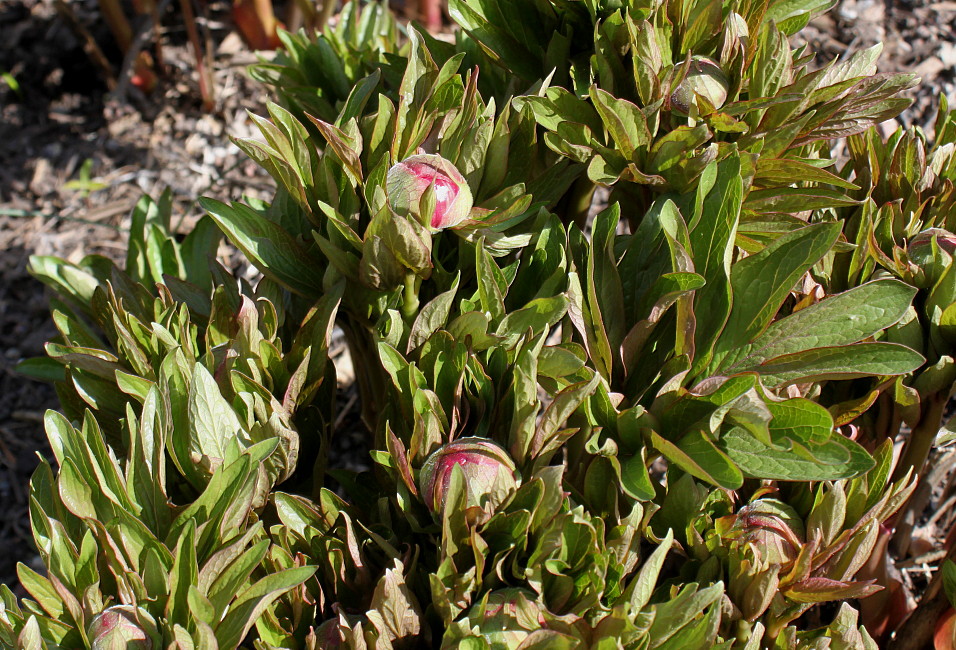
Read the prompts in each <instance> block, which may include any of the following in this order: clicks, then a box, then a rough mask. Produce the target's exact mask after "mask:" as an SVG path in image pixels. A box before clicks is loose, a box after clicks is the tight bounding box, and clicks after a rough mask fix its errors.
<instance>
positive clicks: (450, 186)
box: [385, 154, 472, 231]
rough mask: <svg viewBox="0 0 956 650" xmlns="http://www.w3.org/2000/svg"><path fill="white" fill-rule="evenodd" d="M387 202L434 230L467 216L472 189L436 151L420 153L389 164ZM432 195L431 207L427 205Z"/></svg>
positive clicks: (386, 181)
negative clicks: (433, 152)
mask: <svg viewBox="0 0 956 650" xmlns="http://www.w3.org/2000/svg"><path fill="white" fill-rule="evenodd" d="M385 188H386V191H387V192H388V204H389V206H390V207H391V208H392V210H394V211H395V212H396V213H398V214H399V215H401V216H413V217H414V218H416V219H417V220H418V221H419V222H421V224H422V225H424V226H427V227H429V228H431V229H432V230H434V231H439V230H444V229H445V228H454V227H455V226H457V225H458V224H460V223H461V222H462V221H464V220H465V219H467V218H468V214H469V213H470V212H471V208H472V195H471V188H470V187H468V182H467V181H466V180H465V177H464V176H462V174H461V172H459V171H458V170H457V169H456V168H455V166H454V165H452V164H451V163H450V162H449V161H447V160H445V159H444V158H442V157H441V156H438V155H435V154H419V155H415V156H411V157H409V158H406V159H405V160H403V161H401V162H399V163H396V164H395V165H392V168H391V169H389V170H388V176H387V177H386V180H385ZM429 196H431V197H433V198H434V209H432V210H427V208H428V207H429V206H428V205H426V204H429V203H431V201H430V200H428V199H429Z"/></svg>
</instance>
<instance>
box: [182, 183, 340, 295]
mask: <svg viewBox="0 0 956 650" xmlns="http://www.w3.org/2000/svg"><path fill="white" fill-rule="evenodd" d="M199 203H200V205H201V206H202V207H203V209H204V210H206V211H207V212H208V213H209V215H210V216H211V217H212V218H213V219H215V220H216V223H217V224H219V227H220V228H222V230H223V232H225V233H226V235H227V236H228V237H229V239H230V240H231V241H232V243H233V244H235V245H236V246H237V247H238V248H239V250H241V251H242V252H243V254H244V255H245V256H246V257H248V258H249V260H250V261H251V262H252V263H253V264H255V265H256V268H258V269H259V270H260V271H262V273H263V275H265V276H267V277H270V278H272V279H273V280H275V281H276V282H278V283H279V284H281V285H282V286H284V287H286V288H287V289H289V290H290V291H293V292H295V293H299V294H301V295H303V296H306V297H317V296H319V295H321V294H322V276H323V273H324V272H325V269H324V268H323V267H322V266H321V265H320V264H319V263H318V261H317V260H316V258H315V256H314V255H312V254H310V253H308V252H307V251H306V249H304V248H303V247H302V246H301V245H300V244H299V242H298V241H297V240H296V239H295V237H293V236H292V235H290V234H289V233H288V231H286V230H284V229H283V228H281V227H280V226H278V225H277V224H275V223H273V222H271V221H269V220H268V219H265V218H264V217H263V216H262V215H260V214H259V213H258V212H256V211H255V210H253V209H252V208H250V207H248V206H245V205H242V204H239V203H234V204H232V206H228V205H226V204H225V203H222V202H220V201H216V200H214V199H210V198H202V199H199Z"/></svg>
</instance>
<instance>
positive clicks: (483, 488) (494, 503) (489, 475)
mask: <svg viewBox="0 0 956 650" xmlns="http://www.w3.org/2000/svg"><path fill="white" fill-rule="evenodd" d="M456 465H457V466H459V467H461V469H462V471H463V473H464V475H465V495H466V497H465V498H466V503H465V507H466V508H468V509H471V508H476V509H477V510H478V511H479V512H481V513H483V514H477V515H476V517H477V519H478V520H479V521H484V520H487V519H488V518H489V517H491V515H492V514H493V513H494V510H495V508H497V507H498V506H499V505H500V504H501V503H502V502H503V501H504V500H505V499H506V498H507V497H508V495H509V494H510V493H512V492H514V490H515V489H517V487H518V485H517V482H516V481H515V464H514V462H513V461H512V460H511V458H510V457H509V456H508V454H507V452H505V450H504V449H502V448H501V447H499V446H498V445H496V444H495V443H493V442H491V441H490V440H488V439H486V438H461V439H460V440H456V441H455V442H452V443H451V444H448V445H445V446H444V447H442V448H441V449H439V450H438V451H436V452H435V453H433V454H432V455H431V456H429V457H428V460H426V461H425V464H424V465H423V466H422V471H421V475H420V477H419V480H420V486H421V492H422V497H423V498H424V499H425V503H426V504H427V505H428V507H429V509H430V510H431V511H432V512H433V513H436V514H440V513H441V512H442V510H443V509H444V507H445V497H446V496H447V494H448V485H449V483H450V482H451V473H452V470H453V469H454V468H455V466H456Z"/></svg>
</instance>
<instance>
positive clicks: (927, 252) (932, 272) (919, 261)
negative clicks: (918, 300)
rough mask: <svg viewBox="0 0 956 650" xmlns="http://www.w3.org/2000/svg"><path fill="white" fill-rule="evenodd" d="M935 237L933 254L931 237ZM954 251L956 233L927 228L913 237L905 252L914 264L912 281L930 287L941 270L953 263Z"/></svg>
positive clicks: (955, 249) (937, 278) (955, 247)
mask: <svg viewBox="0 0 956 650" xmlns="http://www.w3.org/2000/svg"><path fill="white" fill-rule="evenodd" d="M934 238H935V239H936V249H937V251H935V254H934V250H933V239H934ZM954 251H956V235H954V234H953V233H951V232H949V231H947V230H943V229H942V228H927V229H926V230H924V231H923V232H921V233H919V234H918V235H916V237H914V238H913V239H912V240H911V241H910V243H909V246H907V248H906V253H907V255H908V256H909V258H910V262H912V263H913V264H915V265H916V269H915V271H914V277H913V278H912V279H913V283H914V284H915V285H916V286H918V287H922V288H925V287H932V286H933V285H935V284H936V282H937V281H938V280H939V278H940V277H942V275H943V272H944V271H945V270H946V268H947V267H949V265H950V264H952V263H953V252H954Z"/></svg>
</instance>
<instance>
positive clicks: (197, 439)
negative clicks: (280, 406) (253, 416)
mask: <svg viewBox="0 0 956 650" xmlns="http://www.w3.org/2000/svg"><path fill="white" fill-rule="evenodd" d="M179 433H180V435H181V434H182V432H179ZM247 438H248V434H247V433H246V432H245V430H244V429H243V426H242V423H240V422H239V418H238V416H236V412H235V411H234V410H233V408H232V405H230V404H229V402H227V401H226V399H225V398H224V397H223V396H222V393H221V392H220V390H219V385H218V384H217V383H216V380H215V379H213V377H212V375H211V374H209V371H208V370H206V368H205V366H203V365H202V364H201V363H197V364H195V365H194V366H193V375H192V379H191V381H190V384H189V441H190V452H191V453H190V455H191V457H192V459H193V462H197V463H198V464H199V465H201V466H202V467H203V468H204V469H205V470H206V471H207V472H209V473H212V472H213V471H215V469H216V468H217V467H218V466H219V465H220V464H221V463H222V461H223V460H224V459H225V458H226V449H227V448H228V447H229V446H230V444H231V443H230V441H233V440H236V439H247Z"/></svg>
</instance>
